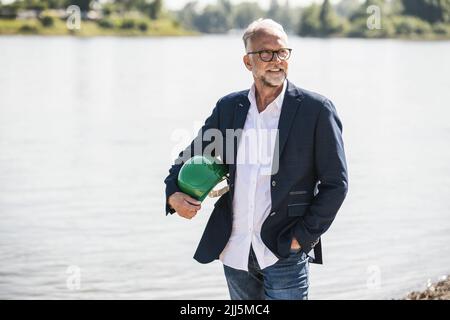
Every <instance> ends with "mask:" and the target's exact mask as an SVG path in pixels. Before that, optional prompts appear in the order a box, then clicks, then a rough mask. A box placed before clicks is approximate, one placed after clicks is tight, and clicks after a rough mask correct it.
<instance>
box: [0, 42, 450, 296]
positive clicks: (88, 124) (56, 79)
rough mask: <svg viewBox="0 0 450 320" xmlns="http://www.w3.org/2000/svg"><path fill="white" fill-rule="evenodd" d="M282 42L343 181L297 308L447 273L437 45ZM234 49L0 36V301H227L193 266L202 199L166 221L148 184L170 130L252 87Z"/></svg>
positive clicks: (443, 76)
mask: <svg viewBox="0 0 450 320" xmlns="http://www.w3.org/2000/svg"><path fill="white" fill-rule="evenodd" d="M291 46H292V47H293V48H294V51H293V57H292V60H291V69H290V76H289V78H290V80H291V81H293V82H294V83H296V84H297V85H299V86H302V87H305V88H308V89H311V90H314V91H318V92H320V93H322V94H325V95H326V96H328V97H329V98H331V99H332V100H333V101H334V102H335V104H336V106H337V108H338V112H339V115H340V117H341V119H342V121H343V123H344V139H345V143H346V152H347V157H348V164H349V170H350V192H349V195H348V197H347V200H346V202H345V203H344V205H343V207H342V209H341V211H340V212H339V214H338V217H337V218H336V221H335V223H334V224H333V226H332V227H331V229H330V230H329V231H328V232H327V233H326V235H325V236H324V238H323V242H324V244H323V245H324V259H325V264H324V265H322V266H317V265H314V266H312V268H311V290H310V298H311V299H329V298H339V299H360V298H373V299H380V298H388V299H390V298H399V297H402V296H403V295H404V294H405V293H406V292H408V291H409V290H412V289H421V288H422V287H424V286H425V283H426V281H427V279H429V278H430V279H432V280H435V279H437V278H438V277H439V276H441V275H444V274H448V273H450V267H449V266H450V249H449V247H448V245H447V244H448V243H449V242H450V217H449V214H450V204H449V201H448V195H449V194H450V175H449V173H450V148H449V141H450V120H449V118H450V108H449V107H450V105H449V101H450V91H449V90H448V87H449V74H450V62H449V59H448V57H449V56H450V42H403V41H389V40H386V41H385V40H383V41H365V40H344V39H341V40H313V39H301V38H295V37H293V38H291ZM242 53H243V49H242V48H241V41H240V39H239V37H238V36H208V37H198V38H189V37H188V38H158V39H143V38H133V39H130V38H91V39H76V38H66V37H54V38H52V37H45V38H44V37H1V38H0V261H1V263H0V298H3V299H4V298H27V299H29V298H39V299H41V298H50V299H54V298H61V299H73V298H95V299H100V298H106V299H109V298H125V299H131V298H137V299H182V298H191V299H221V298H223V299H226V298H227V297H228V292H227V289H226V284H225V280H224V277H223V274H222V267H221V264H220V262H218V261H216V262H214V263H212V264H208V265H201V264H198V263H197V262H195V261H194V260H193V259H192V255H193V253H194V251H195V248H196V245H197V243H198V241H199V239H200V236H201V233H202V231H203V228H204V226H205V224H206V221H207V218H208V216H209V213H210V212H211V208H212V205H213V202H212V201H211V200H207V201H206V202H205V203H204V205H203V209H202V211H201V213H200V214H199V215H198V217H197V219H194V220H192V221H185V220H183V219H181V218H178V217H176V216H173V217H165V214H164V209H163V208H164V185H163V182H162V181H163V179H164V177H165V176H166V174H167V170H168V168H169V165H170V162H171V155H172V154H173V153H174V152H175V151H177V150H178V149H180V148H181V145H183V143H180V140H179V136H180V134H186V133H187V134H188V135H189V136H192V135H193V132H194V130H196V129H197V128H198V126H199V125H200V123H201V121H202V120H204V118H205V117H206V116H207V115H208V114H209V112H210V110H211V108H212V107H213V106H214V104H215V102H216V101H217V99H218V98H219V97H221V96H223V95H225V94H227V93H229V92H231V91H235V90H241V89H245V88H248V87H249V86H250V85H251V77H250V74H248V72H247V71H246V70H245V68H244V66H243V64H242V62H241V55H242ZM77 279H79V280H80V281H78V280H77ZM78 284H79V288H78V287H77V285H78Z"/></svg>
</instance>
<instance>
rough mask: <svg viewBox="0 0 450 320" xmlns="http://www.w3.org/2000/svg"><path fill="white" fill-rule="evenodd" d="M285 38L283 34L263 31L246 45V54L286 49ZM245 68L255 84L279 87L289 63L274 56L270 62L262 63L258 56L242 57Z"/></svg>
mask: <svg viewBox="0 0 450 320" xmlns="http://www.w3.org/2000/svg"><path fill="white" fill-rule="evenodd" d="M287 47H288V44H287V38H286V36H285V35H284V34H282V33H280V32H278V31H273V30H267V31H266V30H264V31H260V32H259V33H258V34H255V35H254V36H253V37H252V38H251V40H250V41H249V43H248V47H247V52H254V51H260V50H273V51H276V50H279V49H281V48H287ZM244 63H245V66H246V67H247V69H248V70H249V71H251V72H252V73H253V78H254V79H255V82H260V83H261V84H263V85H265V86H269V87H279V86H280V85H282V84H283V82H284V80H285V79H286V77H287V74H288V68H289V63H288V61H283V60H280V59H279V58H278V56H277V55H276V54H275V55H274V57H273V59H272V61H270V62H264V61H262V60H261V58H260V57H259V55H258V54H250V55H245V56H244Z"/></svg>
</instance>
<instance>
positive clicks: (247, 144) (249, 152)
mask: <svg viewBox="0 0 450 320" xmlns="http://www.w3.org/2000/svg"><path fill="white" fill-rule="evenodd" d="M285 92H286V80H285V81H284V84H283V89H282V91H281V93H280V95H279V96H278V97H277V98H275V100H274V101H273V102H272V103H270V104H269V105H268V106H267V107H266V109H265V110H264V111H262V112H259V111H258V107H257V105H256V97H255V85H254V84H253V86H252V87H251V89H250V91H249V94H248V99H249V101H250V107H249V110H248V114H247V118H246V120H245V124H244V128H243V133H242V137H241V140H240V143H239V147H238V151H237V159H236V178H235V182H234V186H235V188H234V197H233V227H232V232H231V236H230V239H229V241H228V243H227V245H226V247H225V249H224V250H223V251H222V253H221V254H220V256H219V259H220V260H221V261H222V263H223V264H225V265H227V266H229V267H232V268H234V269H239V270H245V271H248V257H249V253H250V246H251V247H253V251H254V252H255V255H256V258H257V260H258V264H259V266H260V268H261V269H264V268H266V267H268V266H271V265H273V264H274V263H276V262H277V261H278V258H277V257H276V256H275V255H274V254H273V253H272V252H271V251H270V250H269V249H268V248H267V247H266V245H265V244H264V243H263V241H262V239H261V226H262V224H263V222H264V220H265V219H266V218H267V216H268V215H269V214H270V210H271V208H272V199H271V168H272V159H273V155H274V148H275V142H276V139H277V132H278V122H279V120H280V114H281V107H282V105H283V100H284V94H285Z"/></svg>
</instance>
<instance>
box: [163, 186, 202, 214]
mask: <svg viewBox="0 0 450 320" xmlns="http://www.w3.org/2000/svg"><path fill="white" fill-rule="evenodd" d="M168 203H169V205H170V206H171V207H172V208H173V209H174V210H175V211H176V212H177V213H178V215H179V216H180V217H183V218H186V219H189V220H190V219H192V218H193V217H194V216H195V215H196V214H197V211H198V210H200V209H201V202H200V201H198V200H195V199H194V198H192V197H190V196H188V195H187V194H185V193H182V192H175V193H174V194H172V195H171V196H170V197H169V200H168Z"/></svg>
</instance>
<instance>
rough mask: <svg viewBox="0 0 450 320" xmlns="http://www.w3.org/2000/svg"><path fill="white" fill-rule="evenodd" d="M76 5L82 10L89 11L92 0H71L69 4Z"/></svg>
mask: <svg viewBox="0 0 450 320" xmlns="http://www.w3.org/2000/svg"><path fill="white" fill-rule="evenodd" d="M72 4H73V5H76V6H78V7H80V10H81V11H82V12H86V11H89V8H90V5H91V0H69V1H68V5H72Z"/></svg>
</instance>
